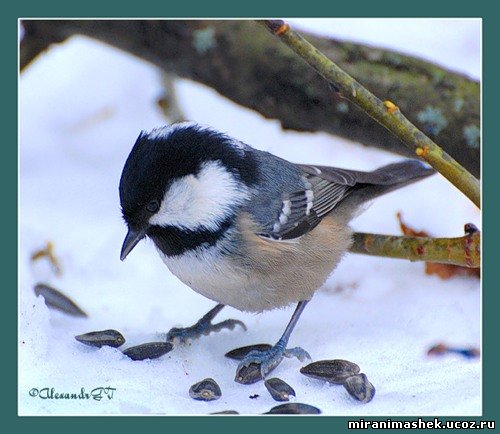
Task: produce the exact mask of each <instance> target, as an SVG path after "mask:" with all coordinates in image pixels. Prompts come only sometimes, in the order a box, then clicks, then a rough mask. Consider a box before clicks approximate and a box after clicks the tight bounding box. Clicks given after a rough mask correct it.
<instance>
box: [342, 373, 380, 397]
mask: <svg viewBox="0 0 500 434" xmlns="http://www.w3.org/2000/svg"><path fill="white" fill-rule="evenodd" d="M344 387H345V389H346V390H347V391H348V392H349V395H351V396H352V397H353V398H356V399H357V400H358V401H361V402H365V403H366V402H370V401H371V400H372V399H373V397H374V396H375V387H374V386H373V384H372V383H370V382H369V381H368V378H367V376H366V375H365V374H357V375H353V376H351V377H348V378H346V380H345V383H344Z"/></svg>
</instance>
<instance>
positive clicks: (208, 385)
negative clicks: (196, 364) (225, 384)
mask: <svg viewBox="0 0 500 434" xmlns="http://www.w3.org/2000/svg"><path fill="white" fill-rule="evenodd" d="M189 396H190V397H191V398H193V399H197V400H199V401H214V400H216V399H219V398H220V397H221V396H222V392H221V390H220V387H219V385H218V384H217V383H216V382H215V380H214V379H213V378H205V379H204V380H201V381H200V382H199V383H196V384H193V385H192V386H191V387H190V389H189Z"/></svg>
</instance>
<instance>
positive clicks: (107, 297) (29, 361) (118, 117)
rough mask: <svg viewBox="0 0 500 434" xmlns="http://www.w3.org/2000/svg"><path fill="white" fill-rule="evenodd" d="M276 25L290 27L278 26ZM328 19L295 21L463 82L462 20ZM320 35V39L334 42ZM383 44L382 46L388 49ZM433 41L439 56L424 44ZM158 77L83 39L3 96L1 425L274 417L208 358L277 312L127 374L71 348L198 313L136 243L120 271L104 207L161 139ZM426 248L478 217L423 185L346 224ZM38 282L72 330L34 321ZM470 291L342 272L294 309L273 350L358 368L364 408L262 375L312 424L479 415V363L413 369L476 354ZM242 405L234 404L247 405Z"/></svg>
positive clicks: (349, 151) (189, 105) (404, 267)
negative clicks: (10, 177)
mask: <svg viewBox="0 0 500 434" xmlns="http://www.w3.org/2000/svg"><path fill="white" fill-rule="evenodd" d="M292 21H293V22H294V23H295V22H296V21H297V20H292ZM387 24H388V23H387V22H385V21H378V20H371V21H360V20H357V21H356V22H352V20H350V21H347V22H345V21H343V20H333V21H328V22H327V21H323V20H322V21H319V22H315V21H311V20H303V21H299V22H297V25H300V26H302V27H304V28H309V29H314V28H315V29H317V30H318V31H320V32H322V33H328V34H331V35H335V34H337V35H338V36H340V37H343V38H351V39H356V40H362V41H369V42H370V43H372V44H374V45H377V44H381V45H390V46H391V47H393V48H397V49H399V50H401V51H405V52H411V53H412V54H417V55H419V56H421V57H423V58H428V59H432V60H434V61H437V62H438V63H441V64H443V65H445V66H447V67H450V68H452V69H454V70H457V71H461V72H464V73H467V74H469V75H471V76H473V77H479V76H480V63H479V53H480V42H479V41H480V21H478V20H447V21H444V20H423V21H422V20H411V22H408V21H407V20H391V22H390V23H389V24H390V38H388V37H387V28H388V27H387ZM336 30H338V33H336ZM389 39H390V40H389ZM433 41H438V42H439V43H434V42H433ZM161 92H162V87H161V76H160V74H159V72H158V71H157V70H156V69H155V68H153V67H151V66H150V65H148V64H146V63H143V62H142V61H138V60H137V59H136V58H133V57H131V56H128V55H126V54H124V53H121V52H118V51H115V50H113V49H111V48H109V47H107V46H105V45H101V44H99V43H96V42H95V41H91V40H89V39H84V38H74V39H72V40H71V41H70V42H68V43H65V44H64V45H62V46H59V47H54V48H52V49H51V50H50V51H49V52H48V53H47V54H45V55H44V56H43V57H42V58H41V59H39V60H38V61H37V62H36V63H35V64H33V65H32V66H31V67H30V68H29V69H28V70H27V71H25V72H24V73H23V75H22V77H21V79H20V254H19V270H20V288H19V313H20V316H19V318H20V319H19V413H20V414H21V415H42V414H60V415H62V414H64V415H66V414H82V415H83V414H85V415H88V414H206V413H210V412H215V411H221V410H228V409H234V410H237V411H239V412H240V413H246V414H259V413H263V412H264V411H268V410H269V409H270V408H271V407H273V406H274V405H277V404H278V403H277V402H275V401H273V400H272V398H271V396H270V395H269V393H268V392H267V390H266V389H265V387H264V385H263V383H262V382H260V383H257V384H254V385H249V386H243V385H240V384H238V383H235V382H234V380H233V379H234V373H235V368H236V363H235V362H234V361H232V360H229V359H226V358H225V357H224V354H225V353H226V352H227V351H229V350H231V349H234V348H236V347H240V346H243V345H250V344H254V343H261V342H268V343H274V342H275V341H276V340H277V339H278V337H279V336H280V335H281V333H282V331H283V330H284V327H285V325H286V323H287V322H288V320H289V318H290V315H291V313H292V311H293V307H290V308H287V309H284V310H276V311H272V312H267V313H264V314H260V315H253V314H248V313H242V312H239V311H237V310H235V309H232V308H226V309H224V310H223V311H222V313H221V314H220V316H219V317H218V319H220V320H223V319H226V318H237V319H240V320H243V321H244V322H245V323H246V325H247V326H248V331H247V332H244V331H242V330H241V329H238V328H237V329H235V330H233V331H222V332H220V333H218V334H212V335H210V336H208V337H203V338H202V339H200V340H197V341H195V342H193V343H192V344H191V345H188V346H184V347H181V346H179V347H176V348H175V349H174V351H172V352H170V353H169V354H167V355H166V356H163V357H162V358H160V359H156V360H150V361H141V362H134V361H131V360H130V359H127V358H126V357H125V356H123V355H122V354H121V352H120V350H118V349H112V348H102V349H95V348H90V347H86V346H84V345H82V344H81V343H79V342H77V341H76V340H75V339H74V336H75V335H77V334H81V333H85V332H89V331H93V330H103V329H107V328H114V329H117V330H119V331H120V332H121V333H122V334H123V335H124V336H125V338H126V339H127V342H126V343H125V345H124V346H123V348H126V347H128V346H132V345H137V344H140V343H143V342H150V341H156V340H160V339H161V338H162V334H163V333H165V332H166V331H168V330H169V329H170V328H171V327H173V326H181V325H184V326H186V325H191V324H192V323H194V322H195V321H196V320H197V319H198V318H199V317H200V316H201V315H203V314H204V313H205V312H206V311H208V310H209V309H210V308H211V307H213V305H214V303H213V302H212V301H210V300H207V299H204V298H203V297H201V296H200V295H198V294H196V293H195V292H193V291H192V290H190V289H189V288H187V287H186V286H184V285H183V284H181V283H180V282H179V281H178V280H176V278H174V277H173V276H172V275H171V274H170V273H169V272H168V270H167V269H166V268H165V267H164V265H163V264H162V262H161V260H160V258H159V257H158V255H157V253H156V250H155V249H154V247H153V245H152V243H151V242H150V241H147V242H142V243H140V244H139V245H138V246H137V247H136V248H135V249H134V251H133V253H131V255H130V256H129V257H128V258H127V260H126V261H125V262H123V263H122V262H120V260H119V252H120V248H121V244H122V241H123V237H124V236H125V232H126V230H125V226H124V224H123V222H122V219H121V215H120V208H119V199H118V181H119V177H120V173H121V169H122V167H123V164H124V161H125V159H126V157H127V155H128V152H129V151H130V149H131V146H132V144H133V143H134V141H135V139H136V137H137V135H138V134H139V132H140V130H142V129H152V128H154V127H158V126H162V125H164V124H166V123H167V121H166V120H165V118H164V117H163V116H162V114H161V112H160V110H159V109H158V108H157V105H156V100H157V99H158V97H159V96H160V95H161ZM178 93H179V101H180V104H181V107H182V109H183V110H184V111H185V113H186V114H187V115H188V117H189V118H190V119H191V120H195V121H197V122H199V123H202V124H206V125H211V126H213V127H215V128H218V129H221V130H223V131H225V132H227V133H229V134H230V135H233V136H234V137H237V138H239V139H241V140H243V141H245V142H246V143H249V144H251V145H253V146H255V147H258V148H261V149H265V150H268V151H271V152H273V153H275V154H277V155H280V156H282V157H284V158H287V159H289V160H292V161H296V162H302V163H306V162H308V163H320V164H323V165H334V166H340V167H342V166H344V167H349V168H358V169H373V168H376V167H378V166H380V165H383V164H386V163H389V162H392V161H396V160H398V159H399V157H397V156H394V155H391V154H388V153H384V152H382V151H379V150H376V149H373V148H366V147H363V146H359V145H357V144H355V143H351V142H349V141H347V140H342V139H340V138H337V137H333V136H329V135H327V134H322V133H318V134H306V133H302V134H301V133H295V132H283V131H281V129H280V127H279V124H278V122H277V121H269V120H264V119H263V118H262V117H261V116H259V115H258V114H256V113H253V112H251V111H250V110H247V109H244V108H241V107H239V106H237V105H236V104H234V103H232V102H230V101H227V100H225V99H223V98H221V97H220V96H218V95H217V94H216V92H214V91H213V90H211V89H208V88H206V87H203V86H201V85H197V84H194V83H191V82H188V81H184V80H182V81H180V82H179V84H178ZM398 211H402V213H403V218H404V220H405V221H406V222H407V223H408V224H410V225H411V226H413V227H415V228H417V229H425V230H427V231H429V232H430V233H432V234H433V235H436V236H460V235H462V234H463V225H464V224H465V223H467V222H473V223H475V224H476V225H477V226H478V227H480V213H479V212H478V211H477V209H476V208H475V207H474V206H473V205H472V204H471V203H470V202H469V201H468V200H467V199H466V198H465V197H464V196H463V195H462V194H461V193H459V192H457V191H456V190H455V189H454V188H453V187H451V186H450V185H449V184H448V183H447V182H446V181H445V180H443V179H442V178H441V177H440V176H434V177H432V178H430V179H427V180H425V181H423V182H420V183H418V184H416V185H413V186H410V187H407V188H405V189H402V190H400V191H397V192H394V193H391V194H390V195H387V196H385V197H383V198H380V199H378V200H377V201H375V202H374V203H373V205H372V206H371V207H370V208H369V209H368V210H367V211H366V212H365V213H364V214H362V215H361V216H360V217H359V218H357V219H356V220H355V221H353V223H352V226H353V228H354V229H355V230H359V231H365V232H378V233H392V234H399V228H398V223H397V220H396V213H397V212H398ZM49 240H50V241H52V242H53V243H54V246H55V253H56V255H57V256H58V258H59V260H60V261H61V265H62V271H63V273H62V275H61V276H56V275H55V274H54V273H53V271H52V270H51V268H50V266H49V265H48V264H47V262H45V261H43V260H40V261H38V262H36V263H32V262H31V261H30V255H31V254H32V253H33V252H34V251H35V250H37V249H39V248H41V247H43V246H44V245H45V243H46V242H47V241H49ZM38 282H47V283H50V284H52V285H53V286H55V287H56V288H59V289H60V290H61V291H63V292H64V293H65V294H67V295H68V296H70V297H71V298H73V299H74V300H75V301H76V302H77V303H78V304H79V305H80V306H81V307H82V308H83V309H84V310H85V311H86V312H87V313H88V314H89V317H88V318H86V319H80V318H78V319H75V318H73V317H70V316H67V315H65V314H62V313H60V312H57V311H54V310H49V309H48V308H47V307H46V306H45V304H44V302H43V300H42V299H41V298H36V297H35V295H34V292H33V286H34V285H35V284H36V283H38ZM480 319H481V300H480V284H479V281H478V280H477V279H475V278H465V277H454V278H451V279H449V280H446V281H444V280H441V279H439V278H438V277H436V276H427V275H425V273H424V265H423V264H422V263H410V262H407V261H401V260H390V259H384V258H372V257H368V256H362V255H346V257H345V259H344V260H343V262H342V263H341V264H340V266H339V267H338V269H337V270H336V272H335V273H334V274H333V275H332V276H331V277H330V279H329V280H328V281H327V283H326V284H325V285H324V287H323V288H322V289H321V290H319V291H318V292H317V293H316V295H315V297H314V298H313V300H312V302H311V303H310V304H309V305H308V307H307V308H306V310H305V312H304V314H303V315H302V318H301V320H300V322H299V324H298V326H297V328H296V330H295V332H294V333H293V335H292V338H291V341H290V346H297V345H301V346H303V347H304V348H306V349H307V350H308V351H309V353H310V354H311V356H312V358H313V360H322V359H335V358H341V359H342V358H343V359H347V360H350V361H353V362H355V363H357V364H359V365H360V366H361V370H362V372H364V373H366V374H367V376H368V378H369V380H370V381H371V382H372V383H373V384H374V385H375V387H376V389H377V393H376V395H375V398H374V399H373V401H372V402H371V403H369V404H359V403H357V402H355V401H354V400H353V399H352V398H350V397H349V396H348V394H347V392H346V391H345V390H344V389H343V387H341V386H334V385H328V384H326V383H323V382H321V381H318V380H314V379H311V378H307V377H305V376H303V375H302V374H300V373H299V371H298V370H299V368H300V366H301V363H300V362H299V361H297V360H296V359H285V360H284V361H283V363H282V364H281V365H280V366H279V367H278V368H277V369H276V370H275V371H274V373H273V374H272V375H273V376H278V377H280V378H282V379H284V380H285V381H287V382H288V383H289V384H290V385H292V387H294V389H295V391H296V392H297V398H296V401H297V402H304V403H308V404H311V405H314V406H317V407H318V408H320V409H321V410H322V412H323V414H328V415H361V416H368V415H417V414H418V415H424V414H425V415H479V414H480V413H481V362H480V361H477V360H466V359H464V358H462V357H459V356H444V357H435V358H430V357H428V356H426V350H427V349H428V348H429V347H430V346H431V345H433V344H435V343H438V342H446V343H448V344H451V345H456V346H460V347H467V346H476V347H478V346H479V345H480V342H481V330H480ZM206 377H212V378H214V379H215V380H216V381H217V382H218V383H219V385H220V386H221V389H222V398H221V399H220V400H218V401H213V402H208V403H205V402H199V401H195V400H193V399H191V398H190V397H189V395H188V390H189V387H190V386H191V385H192V384H194V383H195V382H197V381H199V380H201V379H203V378H206ZM108 386H109V387H112V388H115V389H116V390H115V391H114V394H113V396H112V399H108V398H107V397H106V396H104V395H103V396H104V397H103V399H102V400H100V401H98V400H94V399H90V400H64V399H60V400H59V399H58V400H56V399H41V398H39V397H32V396H30V393H29V392H30V390H31V389H33V388H38V389H42V388H44V387H49V388H54V389H55V391H56V392H63V393H79V392H80V390H81V388H82V387H83V388H85V390H86V391H87V392H90V391H91V390H92V389H94V388H97V387H108ZM254 394H258V395H259V397H258V398H255V399H250V398H249V396H251V395H254Z"/></svg>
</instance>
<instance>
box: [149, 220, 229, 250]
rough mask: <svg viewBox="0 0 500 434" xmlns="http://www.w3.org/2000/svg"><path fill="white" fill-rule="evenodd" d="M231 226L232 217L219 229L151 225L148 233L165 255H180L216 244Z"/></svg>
mask: <svg viewBox="0 0 500 434" xmlns="http://www.w3.org/2000/svg"><path fill="white" fill-rule="evenodd" d="M230 227H231V220H230V219H227V220H225V221H224V222H222V223H221V224H220V225H219V228H218V229H217V230H209V229H197V230H190V229H181V228H179V227H176V226H165V227H162V226H151V228H150V229H149V230H148V234H147V235H148V237H149V238H151V239H152V240H153V242H154V243H155V244H156V246H157V247H158V248H159V249H160V250H161V252H162V253H163V254H164V255H166V256H179V255H182V254H184V253H186V252H189V251H193V250H196V249H198V248H199V247H210V246H214V245H215V244H216V243H217V242H218V241H219V240H221V239H222V238H223V237H224V235H225V234H226V232H227V231H228V229H229V228H230Z"/></svg>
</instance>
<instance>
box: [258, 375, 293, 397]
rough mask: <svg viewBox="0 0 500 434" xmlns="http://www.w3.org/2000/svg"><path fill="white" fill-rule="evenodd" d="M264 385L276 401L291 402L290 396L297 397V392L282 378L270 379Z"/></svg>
mask: <svg viewBox="0 0 500 434" xmlns="http://www.w3.org/2000/svg"><path fill="white" fill-rule="evenodd" d="M264 385H265V386H266V389H267V390H269V393H270V394H271V396H272V397H273V399H274V400H275V401H289V400H290V395H292V396H295V390H293V388H292V387H291V386H290V385H289V384H288V383H285V382H284V381H283V380H282V379H280V378H270V379H269V380H266V381H265V382H264Z"/></svg>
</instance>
